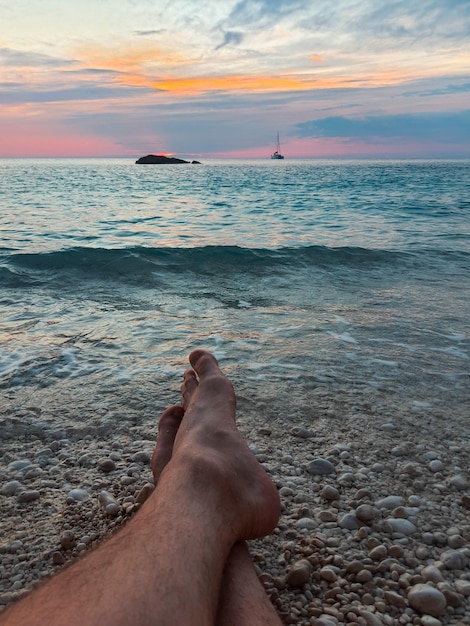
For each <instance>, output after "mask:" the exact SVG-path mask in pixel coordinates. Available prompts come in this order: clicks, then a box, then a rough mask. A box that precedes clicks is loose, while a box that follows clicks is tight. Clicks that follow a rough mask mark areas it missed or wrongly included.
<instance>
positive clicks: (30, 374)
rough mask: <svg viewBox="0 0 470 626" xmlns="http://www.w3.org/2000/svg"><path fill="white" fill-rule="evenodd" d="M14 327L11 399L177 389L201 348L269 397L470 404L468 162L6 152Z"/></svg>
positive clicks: (0, 363) (1, 380)
mask: <svg viewBox="0 0 470 626" xmlns="http://www.w3.org/2000/svg"><path fill="white" fill-rule="evenodd" d="M0 338H1V339H0V393H1V394H3V396H4V399H5V398H6V399H7V400H8V402H12V401H14V400H15V398H28V402H29V404H30V405H31V404H34V398H35V395H36V394H39V393H40V392H41V393H42V394H43V395H44V393H45V391H44V390H46V391H47V393H48V394H50V395H49V397H50V399H51V402H55V403H59V404H60V403H62V405H64V406H65V405H66V404H67V403H68V402H69V403H70V402H74V401H75V400H74V398H75V397H76V395H75V396H74V395H72V396H70V397H68V396H67V394H66V393H65V392H64V390H66V389H68V388H70V389H73V390H74V394H81V398H82V400H83V401H89V402H90V403H93V401H94V398H98V397H100V398H101V399H102V398H103V397H106V394H112V398H113V402H114V403H117V404H118V405H121V406H122V411H123V413H125V409H126V406H127V405H128V404H129V402H131V401H132V399H133V398H134V399H135V398H138V397H139V396H140V395H141V394H142V393H144V391H145V390H148V389H149V385H151V386H152V390H153V391H152V393H155V395H156V396H157V398H156V405H158V400H159V398H158V396H159V390H160V389H161V390H163V389H164V390H165V392H163V391H162V394H161V395H162V398H164V400H165V401H166V400H167V399H169V396H170V395H171V394H170V392H169V391H167V390H169V389H173V390H174V397H175V401H177V400H178V393H179V385H180V381H181V374H182V372H183V371H184V369H185V368H186V367H187V364H188V361H187V356H188V353H189V352H190V351H191V350H192V349H194V348H197V347H202V348H206V349H209V350H211V351H212V352H214V354H215V355H216V356H217V358H218V359H219V361H220V363H221V366H222V367H223V368H224V370H225V371H226V372H227V373H228V374H229V376H230V377H231V379H232V380H233V381H234V384H235V387H236V389H238V390H240V393H241V394H242V395H244V397H248V398H249V397H253V398H255V397H256V398H263V402H264V404H263V406H265V407H266V406H269V405H270V404H271V405H272V404H275V403H276V400H277V399H278V398H280V396H282V399H283V403H284V404H283V406H285V405H286V402H287V405H288V402H289V397H290V396H292V397H293V398H294V397H295V398H296V401H297V403H299V402H300V403H304V404H305V405H309V404H312V403H313V402H314V394H315V391H316V390H318V389H323V390H326V391H327V392H328V393H330V394H332V395H333V396H334V395H335V394H339V396H341V397H345V398H347V397H348V390H349V391H351V393H353V392H356V391H357V390H361V391H362V392H364V393H368V394H369V395H370V397H371V398H372V399H373V398H378V397H380V396H381V394H382V395H385V396H386V395H387V394H391V396H390V397H393V398H394V402H395V403H396V404H397V411H398V412H401V413H403V412H408V413H409V414H412V412H413V411H425V410H432V409H433V408H436V407H438V408H439V410H440V411H441V414H444V415H445V411H460V412H461V414H462V415H465V411H467V415H468V413H469V412H470V394H469V378H470V377H469V374H470V343H469V339H470V161H468V160H461V161H437V160H413V161H405V160H394V161H389V160H384V161H379V160H373V161H370V160H349V161H346V160H344V161H342V160H335V161H326V160H292V159H285V160H284V161H271V160H269V159H266V160H204V159H202V163H201V164H200V165H196V164H188V165H136V164H135V162H134V159H130V158H124V159H3V160H0ZM351 397H353V396H351ZM161 402H163V399H162V400H161ZM351 410H352V409H351ZM71 415H73V413H72V414H71ZM68 419H74V418H73V417H72V418H71V417H69V418H68Z"/></svg>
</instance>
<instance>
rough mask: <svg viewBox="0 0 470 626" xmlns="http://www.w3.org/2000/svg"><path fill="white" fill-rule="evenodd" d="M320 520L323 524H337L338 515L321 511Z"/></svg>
mask: <svg viewBox="0 0 470 626" xmlns="http://www.w3.org/2000/svg"><path fill="white" fill-rule="evenodd" d="M318 519H319V520H320V521H321V522H336V515H335V514H334V513H332V512H331V511H320V513H318Z"/></svg>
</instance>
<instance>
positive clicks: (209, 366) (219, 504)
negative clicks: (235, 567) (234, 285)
mask: <svg viewBox="0 0 470 626" xmlns="http://www.w3.org/2000/svg"><path fill="white" fill-rule="evenodd" d="M190 361H191V364H192V366H193V368H194V372H195V375H196V374H197V376H198V378H199V385H198V386H197V388H196V389H195V391H194V393H193V394H192V396H191V398H190V401H189V403H188V405H187V407H186V409H185V411H184V416H183V418H182V421H181V424H180V427H179V429H178V432H177V435H176V438H175V443H174V446H173V455H172V457H171V460H170V461H169V463H168V464H167V465H166V467H164V469H163V470H162V471H161V474H160V480H159V483H158V487H157V489H156V490H155V492H154V493H153V494H152V495H151V496H150V498H149V499H148V501H147V502H146V503H145V504H144V506H143V507H142V510H141V511H139V513H138V515H136V516H135V517H134V518H133V519H132V520H131V521H130V523H129V524H127V525H126V526H125V527H124V528H123V529H122V530H121V531H120V532H119V533H117V534H116V535H115V536H114V537H113V538H111V539H110V540H109V541H107V542H106V543H105V544H103V545H102V546H101V547H100V548H98V549H97V550H96V551H95V552H92V553H91V554H90V555H89V556H87V557H86V558H84V559H83V560H82V561H79V562H78V563H77V564H75V565H74V566H72V567H70V568H68V569H66V570H64V571H63V572H62V573H61V574H59V575H58V576H57V577H55V578H53V579H52V580H51V581H50V582H49V583H48V584H46V585H44V586H43V587H42V588H40V589H38V590H37V591H36V592H34V593H32V594H31V595H29V596H27V597H26V598H25V599H24V600H22V601H20V602H19V603H18V604H16V605H14V606H13V607H12V608H11V609H10V610H8V611H6V612H5V613H4V614H3V615H2V616H1V617H0V623H1V624H4V625H5V624H7V625H10V626H11V625H18V626H19V625H20V624H24V623H28V624H29V625H30V626H43V625H44V626H45V625H46V624H47V625H48V626H49V625H50V626H53V625H59V624H61V625H62V624H65V623H66V624H68V626H75V625H77V626H79V625H87V624H90V625H91V624H100V625H101V626H107V625H109V626H120V625H134V624H139V626H147V625H148V626H150V625H151V624H158V625H159V626H165V625H173V624H182V625H185V624H188V625H189V624H190V625H191V626H197V625H205V624H207V625H209V624H213V623H214V622H215V619H216V614H217V607H218V600H219V590H220V585H221V581H222V574H223V570H224V566H225V563H226V561H227V558H228V555H229V553H230V551H231V549H232V547H233V545H234V544H235V543H236V542H237V541H241V540H243V539H249V538H254V537H259V536H263V535H266V534H268V533H270V532H271V530H272V529H273V528H274V526H275V525H276V523H277V520H278V517H279V498H278V494H277V491H276V488H275V487H274V485H273V484H272V482H271V481H270V479H269V477H268V476H267V474H266V473H265V472H264V470H263V469H262V468H261V466H260V465H259V463H258V462H257V461H256V459H255V458H254V457H253V455H252V453H251V451H250V450H249V448H248V447H247V446H246V443H245V442H244V441H243V439H242V437H241V435H240V434H239V433H238V431H237V429H236V426H235V422H234V415H235V394H234V392H233V388H232V386H231V384H230V382H229V381H228V380H227V379H226V378H225V376H224V375H223V374H222V373H221V372H220V370H219V368H218V365H217V362H216V360H215V359H214V358H213V357H212V356H211V355H210V354H208V353H206V352H203V351H195V352H193V353H192V354H191V355H190ZM194 378H195V376H194ZM171 410H173V411H175V412H176V411H178V418H179V417H180V416H181V409H170V411H171Z"/></svg>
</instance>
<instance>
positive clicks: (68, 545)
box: [60, 530, 77, 550]
mask: <svg viewBox="0 0 470 626" xmlns="http://www.w3.org/2000/svg"><path fill="white" fill-rule="evenodd" d="M76 543H77V540H76V538H75V534H74V533H73V532H72V531H71V530H66V531H65V532H63V533H62V535H61V536H60V545H61V546H62V548H64V550H71V549H72V548H74V547H75V544H76Z"/></svg>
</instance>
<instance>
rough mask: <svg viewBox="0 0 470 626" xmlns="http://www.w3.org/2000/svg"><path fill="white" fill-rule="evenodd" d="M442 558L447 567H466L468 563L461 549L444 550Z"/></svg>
mask: <svg viewBox="0 0 470 626" xmlns="http://www.w3.org/2000/svg"><path fill="white" fill-rule="evenodd" d="M440 560H441V562H442V563H443V564H444V567H446V568H447V569H464V567H465V566H466V565H467V559H466V557H465V555H464V554H463V552H460V550H448V551H446V552H443V553H442V554H441V557H440Z"/></svg>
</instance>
